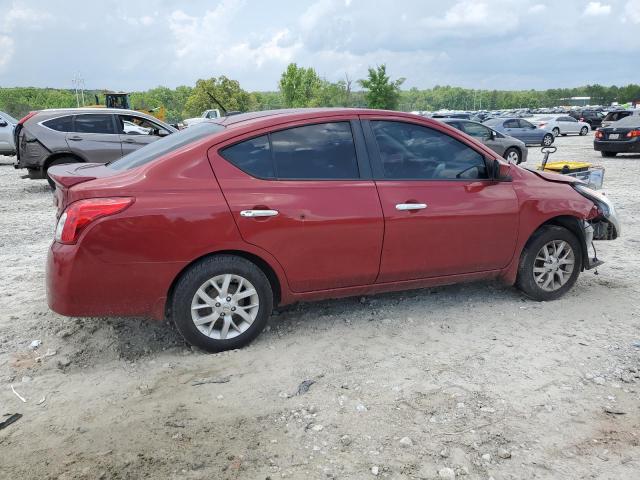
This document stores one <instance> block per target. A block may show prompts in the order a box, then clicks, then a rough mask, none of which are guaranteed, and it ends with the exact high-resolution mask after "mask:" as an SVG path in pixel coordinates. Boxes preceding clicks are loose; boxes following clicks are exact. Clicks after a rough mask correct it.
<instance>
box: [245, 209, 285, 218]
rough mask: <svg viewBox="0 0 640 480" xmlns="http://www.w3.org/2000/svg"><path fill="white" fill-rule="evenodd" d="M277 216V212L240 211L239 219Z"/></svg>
mask: <svg viewBox="0 0 640 480" xmlns="http://www.w3.org/2000/svg"><path fill="white" fill-rule="evenodd" d="M276 215H278V211H277V210H242V211H241V212H240V216H241V217H248V218H253V217H275V216H276Z"/></svg>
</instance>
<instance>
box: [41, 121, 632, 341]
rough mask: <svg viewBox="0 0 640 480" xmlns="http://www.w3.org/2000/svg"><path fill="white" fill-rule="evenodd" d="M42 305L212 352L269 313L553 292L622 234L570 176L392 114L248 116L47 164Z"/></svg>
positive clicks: (608, 209)
mask: <svg viewBox="0 0 640 480" xmlns="http://www.w3.org/2000/svg"><path fill="white" fill-rule="evenodd" d="M49 172H50V176H51V178H52V179H53V180H54V181H55V183H56V186H57V188H56V191H55V198H56V204H57V208H58V217H59V219H58V225H57V229H56V234H55V241H54V242H53V243H52V245H51V250H50V252H49V258H48V264H47V287H48V299H49V305H50V307H51V308H52V309H53V310H54V311H56V312H58V313H60V314H63V315H69V316H104V315H124V316H151V317H154V318H157V319H163V318H165V316H168V317H170V318H171V319H173V321H174V322H175V324H176V325H177V327H178V329H179V330H180V332H181V333H182V334H183V335H184V337H185V339H186V340H187V341H188V342H190V343H191V344H193V345H197V346H199V347H201V348H203V349H206V350H209V351H220V350H226V349H231V348H237V347H240V346H242V345H245V344H246V343H247V342H249V341H250V340H252V339H253V338H255V337H256V335H258V334H259V333H260V331H261V330H262V328H263V327H264V326H265V324H266V322H267V319H268V317H269V315H270V314H271V310H272V308H273V306H274V305H284V304H289V303H292V302H296V301H301V300H314V299H323V298H335V297H345V296H352V295H364V294H373V293H377V292H382V291H390V290H404V289H411V288H421V287H428V286H435V285H443V284H451V283H458V282H466V281H473V280H480V279H500V280H501V281H503V282H505V283H507V284H516V285H517V286H518V287H519V288H520V289H521V290H522V291H523V292H524V293H525V294H526V295H528V296H529V297H531V298H534V299H537V300H551V299H555V298H557V297H560V296H561V295H562V294H564V293H565V292H566V291H567V290H569V289H570V288H571V287H572V286H573V284H574V283H575V281H576V279H577V277H578V274H579V273H580V272H581V271H582V270H584V269H589V268H592V267H594V266H595V265H597V264H599V260H597V259H596V258H595V257H591V256H590V254H589V249H590V247H591V242H592V240H593V239H603V240H604V239H614V238H616V237H617V236H618V235H619V231H620V227H619V225H618V221H617V218H616V214H615V210H614V208H613V205H612V204H611V202H610V201H609V200H608V199H606V198H605V197H603V196H601V195H600V194H598V193H597V192H594V191H593V190H590V189H588V188H586V187H585V186H584V185H583V184H580V182H577V181H575V180H574V179H572V178H571V177H567V176H561V175H554V174H549V173H543V172H538V171H529V170H526V169H524V168H521V167H519V166H516V165H510V164H508V163H505V161H504V160H503V159H501V158H500V157H499V156H498V155H497V154H496V153H494V152H493V151H492V150H490V149H488V148H486V147H485V146H483V145H482V144H481V143H479V142H477V141H475V140H474V139H472V138H471V137H469V136H467V135H465V134H464V133H462V132H461V131H459V130H456V129H454V128H451V127H449V126H447V125H445V124H442V123H440V122H436V121H431V120H429V119H425V118H422V117H419V116H415V115H410V114H404V113H399V112H389V111H376V110H364V109H361V110H356V109H317V110H280V111H271V112H255V113H247V114H241V115H235V116H231V117H226V118H222V119H220V120H218V121H216V122H206V123H202V124H199V125H197V126H194V127H191V128H189V129H186V130H184V131H181V132H179V133H176V134H174V135H170V136H168V137H166V138H164V139H161V140H159V141H157V142H155V143H153V144H151V145H149V146H147V147H145V148H143V149H141V150H138V151H136V152H134V153H131V154H129V155H127V156H125V157H123V158H122V159H120V160H117V161H115V162H113V163H110V164H107V165H103V164H71V165H61V166H56V167H52V168H51V169H50V171H49Z"/></svg>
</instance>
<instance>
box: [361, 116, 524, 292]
mask: <svg viewBox="0 0 640 480" xmlns="http://www.w3.org/2000/svg"><path fill="white" fill-rule="evenodd" d="M363 118H364V117H363ZM363 128H364V131H365V135H366V137H367V145H368V147H369V152H373V153H372V159H373V172H374V178H375V180H376V185H377V187H378V193H379V195H380V202H381V203H382V210H383V214H384V220H385V233H384V244H383V245H384V246H383V251H382V257H381V264H380V274H379V276H378V280H377V281H378V282H380V283H384V282H394V281H401V280H411V279H420V278H430V277H441V276H448V275H458V274H464V273H472V272H485V271H492V270H497V269H501V268H504V267H505V266H506V265H507V264H508V263H509V262H510V261H511V258H512V257H513V254H514V249H515V243H516V238H517V226H518V212H519V209H518V199H517V197H516V194H515V192H514V190H513V187H512V184H511V183H510V182H496V181H493V180H490V179H489V178H488V173H487V168H486V165H485V158H484V156H483V153H482V151H481V150H476V149H474V148H472V147H470V146H469V145H467V144H466V143H464V142H463V141H462V140H460V139H459V138H456V137H455V136H453V135H451V134H450V133H449V132H443V131H441V130H440V129H438V128H436V127H428V126H426V125H422V124H417V123H410V122H407V121H406V119H398V120H392V121H390V120H388V119H384V118H376V117H369V120H364V121H363Z"/></svg>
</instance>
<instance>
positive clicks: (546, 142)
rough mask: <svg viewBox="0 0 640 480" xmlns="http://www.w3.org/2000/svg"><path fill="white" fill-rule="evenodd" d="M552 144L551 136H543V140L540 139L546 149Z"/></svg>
mask: <svg viewBox="0 0 640 480" xmlns="http://www.w3.org/2000/svg"><path fill="white" fill-rule="evenodd" d="M552 143H553V136H552V135H548V134H547V135H545V136H544V138H543V139H542V144H543V145H544V146H545V147H548V146H549V145H551V144H552Z"/></svg>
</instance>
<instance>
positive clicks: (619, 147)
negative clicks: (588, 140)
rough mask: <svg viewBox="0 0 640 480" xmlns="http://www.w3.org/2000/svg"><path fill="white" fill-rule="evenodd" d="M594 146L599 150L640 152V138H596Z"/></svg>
mask: <svg viewBox="0 0 640 480" xmlns="http://www.w3.org/2000/svg"><path fill="white" fill-rule="evenodd" d="M593 148H594V150H596V151H598V152H616V153H640V140H639V139H638V138H637V137H636V138H634V139H632V140H619V141H609V140H594V142H593Z"/></svg>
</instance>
